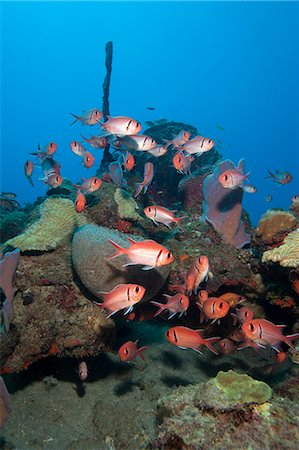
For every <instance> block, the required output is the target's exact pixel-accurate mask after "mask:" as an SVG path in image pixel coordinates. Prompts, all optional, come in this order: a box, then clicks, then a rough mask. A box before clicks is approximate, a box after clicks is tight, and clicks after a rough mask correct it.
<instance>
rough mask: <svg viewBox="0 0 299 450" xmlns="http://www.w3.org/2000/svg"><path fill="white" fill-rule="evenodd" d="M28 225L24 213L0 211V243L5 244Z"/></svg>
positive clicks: (26, 216)
mask: <svg viewBox="0 0 299 450" xmlns="http://www.w3.org/2000/svg"><path fill="white" fill-rule="evenodd" d="M27 223H28V215H27V214H26V213H25V212H24V211H20V210H16V211H12V212H7V211H0V224H1V233H0V242H1V243H2V242H5V241H7V240H8V239H11V238H13V237H14V236H16V235H17V234H20V233H22V231H23V230H24V229H25V227H26V225H27Z"/></svg>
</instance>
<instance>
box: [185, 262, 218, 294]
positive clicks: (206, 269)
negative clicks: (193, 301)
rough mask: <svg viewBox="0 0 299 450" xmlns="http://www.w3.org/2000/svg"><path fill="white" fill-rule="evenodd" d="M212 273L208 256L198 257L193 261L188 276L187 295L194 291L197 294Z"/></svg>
mask: <svg viewBox="0 0 299 450" xmlns="http://www.w3.org/2000/svg"><path fill="white" fill-rule="evenodd" d="M209 275H212V274H211V272H210V265H209V259H208V257H207V256H204V255H202V256H198V257H196V258H195V259H194V260H193V261H192V264H191V266H190V268H189V270H188V272H187V275H186V292H187V295H189V294H191V293H192V291H193V292H194V293H195V294H196V293H197V290H198V287H199V285H200V284H201V283H202V282H203V281H207V280H208V278H209Z"/></svg>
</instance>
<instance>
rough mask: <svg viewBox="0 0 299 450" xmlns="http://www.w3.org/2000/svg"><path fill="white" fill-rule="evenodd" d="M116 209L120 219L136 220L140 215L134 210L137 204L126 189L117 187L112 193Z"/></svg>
mask: <svg viewBox="0 0 299 450" xmlns="http://www.w3.org/2000/svg"><path fill="white" fill-rule="evenodd" d="M114 200H115V202H116V204H117V211H118V214H119V216H120V218H121V219H129V220H138V219H141V216H140V215H139V214H138V213H137V212H136V209H138V205H137V203H136V202H135V200H134V199H133V197H131V196H130V194H128V193H127V192H126V191H124V190H123V189H120V188H117V189H116V191H115V194H114Z"/></svg>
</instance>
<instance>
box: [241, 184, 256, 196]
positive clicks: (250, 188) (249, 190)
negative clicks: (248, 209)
mask: <svg viewBox="0 0 299 450" xmlns="http://www.w3.org/2000/svg"><path fill="white" fill-rule="evenodd" d="M242 188H243V191H244V192H247V193H248V194H254V193H255V192H256V191H257V188H256V187H255V186H253V184H244V185H243V186H242Z"/></svg>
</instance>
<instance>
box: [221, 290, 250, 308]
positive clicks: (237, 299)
mask: <svg viewBox="0 0 299 450" xmlns="http://www.w3.org/2000/svg"><path fill="white" fill-rule="evenodd" d="M218 299H219V300H225V301H226V302H227V303H228V304H229V306H230V307H231V308H233V307H234V306H237V305H239V304H240V303H243V302H245V301H246V298H245V297H244V296H243V295H240V294H236V293H235V292H226V293H225V294H222V295H220V297H218Z"/></svg>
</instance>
